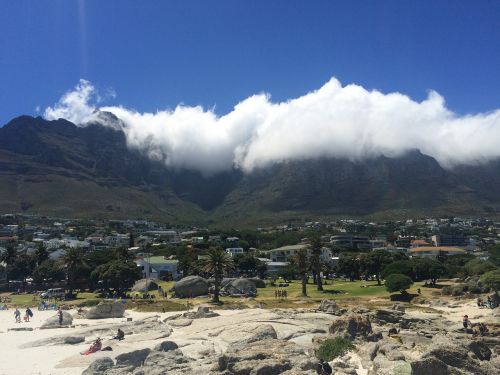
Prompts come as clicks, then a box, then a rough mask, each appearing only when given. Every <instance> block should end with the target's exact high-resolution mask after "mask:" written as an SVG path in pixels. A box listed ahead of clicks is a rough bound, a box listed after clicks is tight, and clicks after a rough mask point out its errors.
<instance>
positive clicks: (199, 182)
mask: <svg viewBox="0 0 500 375" xmlns="http://www.w3.org/2000/svg"><path fill="white" fill-rule="evenodd" d="M105 120H106V121H107V120H109V118H108V119H103V121H105ZM499 210H500V162H499V161H491V162H489V163H487V164H483V165H476V166H460V167H456V168H455V169H453V170H448V169H444V168H442V167H441V166H440V165H439V164H438V163H437V162H436V161H435V160H434V159H433V158H431V157H429V156H426V155H423V154H422V153H420V152H419V151H418V150H414V151H411V152H409V153H407V154H406V155H403V156H401V157H398V158H389V157H385V156H381V157H377V158H373V159H367V160H364V161H358V162H354V161H350V160H346V159H327V158H323V159H315V160H300V161H287V162H282V163H279V164H274V165H272V166H269V167H267V168H264V169H257V170H255V171H253V172H252V173H249V174H244V173H243V172H241V171H239V170H236V169H234V170H231V171H227V172H223V173H219V174H217V175H214V176H211V177H204V176H203V175H202V174H201V173H199V172H196V171H190V170H174V169H169V168H167V167H166V166H165V164H164V163H163V162H161V161H154V160H151V159H150V158H148V157H147V156H146V155H144V154H142V153H141V152H139V151H138V150H135V149H131V148H129V147H128V146H127V142H126V138H125V135H124V133H123V132H122V131H120V130H119V127H115V128H113V127H109V126H102V125H100V124H98V123H94V124H89V125H88V126H86V127H78V126H76V125H74V124H72V123H71V122H69V121H66V120H63V119H60V120H56V121H47V120H44V119H42V118H40V117H37V118H33V117H30V116H21V117H18V118H16V119H14V120H12V121H11V122H9V123H8V124H6V125H5V126H4V127H2V128H0V211H2V212H12V213H14V212H28V213H38V214H51V215H57V216H63V217H103V218H125V217H152V218H160V219H162V220H164V221H170V222H174V221H182V222H186V223H188V222H189V223H204V224H207V223H218V224H225V223H231V224H233V225H234V224H235V223H242V224H244V223H251V222H253V223H257V222H273V221H283V220H293V219H295V218H298V217H300V218H306V217H307V218H315V217H331V216H374V217H387V218H389V217H396V216H412V215H413V216H422V215H432V214H441V215H442V214H458V215H496V214H497V213H498V212H500V211H499Z"/></svg>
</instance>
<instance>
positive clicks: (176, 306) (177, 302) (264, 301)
mask: <svg viewBox="0 0 500 375" xmlns="http://www.w3.org/2000/svg"><path fill="white" fill-rule="evenodd" d="M277 282H279V280H278V281H277ZM158 284H159V285H160V286H161V287H162V288H163V289H164V290H166V291H169V290H170V289H171V288H172V287H173V285H174V282H173V281H170V282H165V281H159V282H158ZM421 287H422V283H415V284H414V285H413V286H412V288H411V289H409V290H408V292H409V293H413V294H417V288H421ZM277 289H282V290H286V291H287V292H288V297H287V299H286V300H278V299H276V298H275V291H276V290H277ZM323 289H324V291H322V292H320V291H318V290H317V288H316V285H313V284H307V297H302V285H301V282H300V281H299V280H294V281H292V282H290V283H289V285H288V287H284V288H279V287H272V286H269V285H268V286H267V287H266V288H262V289H258V290H257V291H258V292H257V297H256V298H254V299H246V298H239V297H238V298H233V297H221V300H222V301H223V302H224V306H223V307H222V308H245V307H256V306H259V305H262V307H264V308H274V307H278V308H290V307H306V306H313V305H317V304H318V303H319V302H320V301H321V300H322V299H325V298H326V299H335V300H340V301H342V300H344V301H346V302H347V301H348V300H357V299H362V300H364V302H367V301H370V300H372V299H374V298H381V299H384V300H387V302H389V301H390V300H389V296H390V293H388V292H387V291H386V289H385V286H384V285H377V282H376V281H353V282H351V281H344V280H328V281H327V284H326V285H323ZM434 291H435V289H427V288H422V293H423V295H424V296H425V295H430V294H431V293H433V292H434ZM151 293H152V294H153V295H155V297H156V298H155V299H154V300H153V301H145V300H129V301H128V306H130V308H134V309H137V310H140V311H181V310H186V309H187V307H188V305H190V306H191V307H193V306H195V305H198V304H202V303H207V302H209V301H210V299H209V298H206V297H198V298H194V299H190V300H188V299H168V300H161V299H160V298H159V295H158V292H157V291H153V292H151ZM0 295H1V296H9V297H10V298H11V300H12V302H11V303H9V305H10V306H20V307H24V306H34V307H36V306H38V304H39V303H40V298H39V297H38V296H35V298H34V297H33V295H32V294H20V295H9V294H8V293H2V294H0ZM98 300H99V298H98V297H97V296H96V294H94V293H78V295H77V299H75V300H73V301H64V302H62V304H64V305H86V304H92V303H96V302H97V301H98ZM351 302H352V301H351Z"/></svg>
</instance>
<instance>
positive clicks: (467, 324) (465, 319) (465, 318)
mask: <svg viewBox="0 0 500 375" xmlns="http://www.w3.org/2000/svg"><path fill="white" fill-rule="evenodd" d="M462 324H463V326H464V328H465V330H466V331H467V327H468V326H469V325H470V321H469V316H468V315H464V318H463V319H462Z"/></svg>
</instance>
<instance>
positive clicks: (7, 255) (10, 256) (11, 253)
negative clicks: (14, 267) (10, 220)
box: [0, 245, 17, 284]
mask: <svg viewBox="0 0 500 375" xmlns="http://www.w3.org/2000/svg"><path fill="white" fill-rule="evenodd" d="M16 258H17V251H16V249H15V248H14V246H12V245H10V246H7V248H6V249H5V251H4V252H3V253H2V254H1V256H0V261H2V262H4V263H5V264H6V266H7V267H6V268H5V279H6V281H7V284H8V283H9V280H10V275H9V266H10V265H11V264H12V263H14V261H15V260H16Z"/></svg>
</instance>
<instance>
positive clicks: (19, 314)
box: [14, 307, 21, 323]
mask: <svg viewBox="0 0 500 375" xmlns="http://www.w3.org/2000/svg"><path fill="white" fill-rule="evenodd" d="M14 317H15V318H16V323H21V311H19V309H18V308H17V307H16V310H15V311H14Z"/></svg>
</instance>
